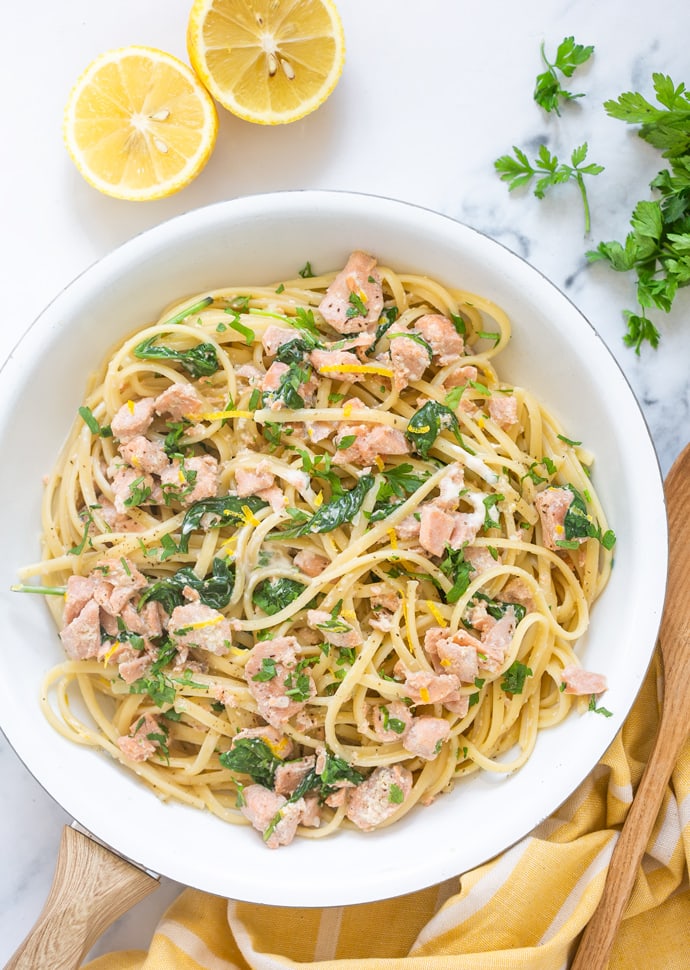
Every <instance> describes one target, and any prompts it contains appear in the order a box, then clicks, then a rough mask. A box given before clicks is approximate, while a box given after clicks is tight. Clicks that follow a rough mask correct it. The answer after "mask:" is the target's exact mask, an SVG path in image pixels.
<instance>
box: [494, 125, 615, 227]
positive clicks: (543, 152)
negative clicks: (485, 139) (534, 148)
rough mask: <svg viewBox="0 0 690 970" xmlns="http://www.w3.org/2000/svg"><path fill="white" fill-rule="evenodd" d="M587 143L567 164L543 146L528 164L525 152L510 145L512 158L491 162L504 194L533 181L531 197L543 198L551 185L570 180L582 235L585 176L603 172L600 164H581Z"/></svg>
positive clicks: (586, 210) (586, 202) (586, 209)
mask: <svg viewBox="0 0 690 970" xmlns="http://www.w3.org/2000/svg"><path fill="white" fill-rule="evenodd" d="M587 150H588V146H587V142H584V143H583V144H582V145H580V146H579V147H578V148H575V149H573V152H572V154H571V156H570V165H568V164H567V162H561V161H559V159H558V158H557V156H556V155H554V154H552V153H551V152H550V151H549V149H548V148H547V147H546V145H541V146H540V148H539V152H538V153H537V157H536V158H535V160H534V162H530V160H529V158H528V157H527V155H526V153H525V152H524V151H523V150H522V149H521V148H518V147H517V146H515V145H513V153H514V157H513V156H512V155H501V157H500V158H497V159H496V161H495V162H494V168H495V169H496V171H497V172H498V174H499V176H500V178H501V179H502V180H503V181H504V182H507V183H508V191H509V192H512V191H513V190H514V189H517V188H520V187H521V186H526V185H529V184H530V183H531V182H532V181H533V180H534V179H535V178H536V180H537V181H536V183H535V185H534V194H535V196H536V197H537V198H538V199H543V198H544V195H545V194H546V192H547V190H548V189H550V188H551V186H553V185H562V184H563V183H564V182H569V181H571V180H573V181H574V182H575V183H576V185H577V187H578V189H579V190H580V196H581V197H582V205H583V208H584V215H585V235H587V234H588V233H589V231H590V228H591V216H590V209H589V199H588V198H587V189H586V187H585V181H584V176H585V175H599V173H600V172H603V171H604V166H603V165H597V164H596V163H594V162H590V163H588V164H587V165H584V164H583V162H584V161H585V160H586V158H587Z"/></svg>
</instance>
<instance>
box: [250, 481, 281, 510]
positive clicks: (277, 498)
mask: <svg viewBox="0 0 690 970" xmlns="http://www.w3.org/2000/svg"><path fill="white" fill-rule="evenodd" d="M256 494H257V497H258V498H260V499H263V500H264V502H268V504H269V505H270V506H271V510H272V511H273V512H282V511H283V509H284V508H285V506H286V505H287V499H286V498H285V495H284V493H283V490H282V488H280V486H279V485H271V487H270V488H262V489H261V491H260V492H257V493H256Z"/></svg>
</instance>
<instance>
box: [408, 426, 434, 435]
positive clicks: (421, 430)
mask: <svg viewBox="0 0 690 970" xmlns="http://www.w3.org/2000/svg"><path fill="white" fill-rule="evenodd" d="M407 430H408V431H409V432H411V434H426V433H427V431H431V428H430V427H429V425H428V424H425V425H424V427H422V428H410V427H408V429H407Z"/></svg>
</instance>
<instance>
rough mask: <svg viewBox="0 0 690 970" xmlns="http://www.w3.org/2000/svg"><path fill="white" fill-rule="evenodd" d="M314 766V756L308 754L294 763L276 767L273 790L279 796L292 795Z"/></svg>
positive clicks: (289, 762)
mask: <svg viewBox="0 0 690 970" xmlns="http://www.w3.org/2000/svg"><path fill="white" fill-rule="evenodd" d="M315 764H316V755H313V754H308V755H305V757H303V758H297V759H296V760H295V761H286V762H284V763H283V764H280V765H278V767H277V768H276V771H275V775H274V781H273V788H274V790H275V791H276V792H277V793H278V794H279V795H292V793H293V792H294V791H295V790H296V789H297V788H299V786H300V784H301V783H302V782H303V781H304V779H305V778H306V777H307V775H308V774H309V772H310V771H312V770H313V768H314V765H315Z"/></svg>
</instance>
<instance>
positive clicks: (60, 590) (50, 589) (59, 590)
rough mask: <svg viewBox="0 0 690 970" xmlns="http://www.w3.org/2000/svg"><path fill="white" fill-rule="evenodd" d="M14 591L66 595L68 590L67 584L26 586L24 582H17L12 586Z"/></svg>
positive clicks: (11, 589) (11, 588)
mask: <svg viewBox="0 0 690 970" xmlns="http://www.w3.org/2000/svg"><path fill="white" fill-rule="evenodd" d="M10 591H11V592H12V593H43V594H44V595H46V596H64V595H65V593H66V592H67V587H66V586H26V585H24V583H17V584H16V585H15V586H10Z"/></svg>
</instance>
